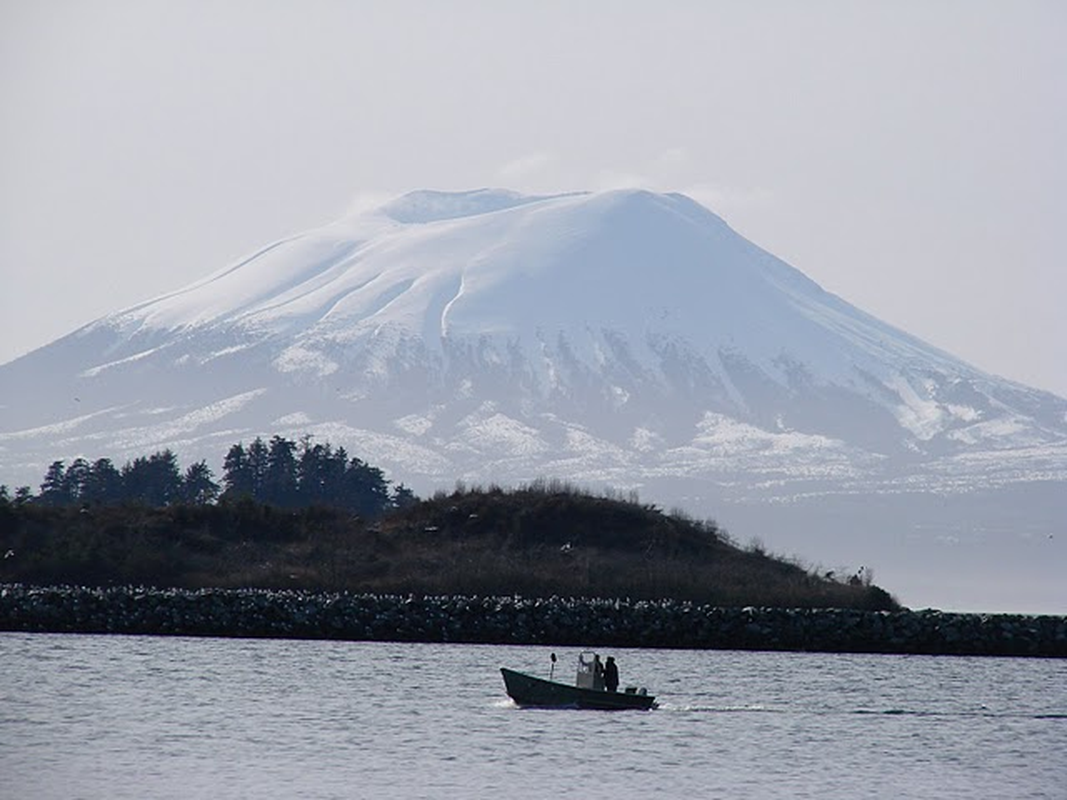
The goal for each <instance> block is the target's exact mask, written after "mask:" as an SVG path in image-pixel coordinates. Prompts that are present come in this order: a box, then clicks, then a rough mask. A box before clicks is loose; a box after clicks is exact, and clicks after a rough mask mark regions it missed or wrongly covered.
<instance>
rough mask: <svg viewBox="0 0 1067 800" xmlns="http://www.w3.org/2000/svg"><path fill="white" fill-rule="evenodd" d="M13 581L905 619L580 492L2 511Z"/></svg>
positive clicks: (698, 524) (863, 596)
mask: <svg viewBox="0 0 1067 800" xmlns="http://www.w3.org/2000/svg"><path fill="white" fill-rule="evenodd" d="M0 552H2V553H3V554H5V557H4V558H3V559H2V560H0V581H3V582H8V583H11V582H23V583H34V584H42V585H43V584H64V583H66V584H82V585H92V586H104V585H114V584H145V585H154V586H173V587H187V588H199V587H259V588H306V589H328V590H348V591H352V592H372V593H381V594H397V593H400V594H408V593H415V594H428V595H429V594H433V595H445V594H455V595H458V594H465V595H513V594H518V595H525V596H531V597H534V596H540V597H549V596H552V595H559V596H573V597H578V596H584V597H629V598H632V599H652V598H674V599H679V600H692V601H696V602H703V603H711V604H715V605H722V606H749V605H751V606H777V607H798V608H818V607H837V608H862V609H892V608H896V607H897V604H896V602H895V601H894V599H893V598H892V597H891V596H890V595H889V594H888V593H886V592H885V591H884V590H882V589H880V588H879V587H877V586H873V585H869V584H867V583H864V582H863V581H853V582H851V583H841V582H838V581H834V580H829V579H827V578H825V577H821V576H819V575H817V574H815V573H814V572H812V571H810V570H806V569H804V568H802V567H801V566H799V565H797V564H795V563H793V562H790V561H786V560H783V559H780V558H776V557H774V556H771V555H768V554H767V553H765V552H763V551H762V549H760V548H747V549H744V548H739V547H737V546H736V545H734V544H733V543H732V542H731V541H730V540H729V537H728V536H726V535H725V533H724V532H722V531H721V530H720V529H718V528H717V526H716V525H715V524H714V523H712V522H707V521H696V520H693V519H690V518H688V517H686V516H685V515H684V514H678V513H675V514H664V513H663V512H662V511H660V510H659V509H657V508H655V507H653V506H649V505H643V504H641V503H639V502H637V501H636V500H624V499H617V498H611V497H605V496H594V495H591V494H588V493H585V492H582V491H578V490H575V489H572V488H569V487H565V486H557V485H539V486H532V487H526V488H523V489H518V490H503V489H499V488H491V489H487V490H480V489H475V490H463V489H457V490H456V491H455V492H453V493H451V494H445V493H439V494H437V495H435V496H434V497H433V498H430V499H427V500H422V501H419V502H417V503H415V504H413V505H412V506H410V507H409V508H406V509H404V510H402V511H395V512H393V513H391V514H389V515H387V516H385V517H383V518H380V519H376V520H364V519H360V518H358V517H355V516H352V515H351V514H349V513H347V512H343V511H338V510H333V509H324V508H309V509H300V510H283V509H278V508H275V507H271V506H265V505H260V504H256V503H252V502H238V503H223V504H219V505H208V506H172V507H168V508H145V507H139V506H109V507H96V508H87V509H83V510H78V509H70V508H67V509H63V508H44V507H41V506H36V505H33V504H26V505H16V504H13V503H5V504H3V505H0Z"/></svg>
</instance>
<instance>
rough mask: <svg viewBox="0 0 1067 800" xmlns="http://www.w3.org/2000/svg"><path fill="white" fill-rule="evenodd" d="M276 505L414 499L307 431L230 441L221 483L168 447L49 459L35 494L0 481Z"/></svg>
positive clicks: (102, 501)
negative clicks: (294, 436)
mask: <svg viewBox="0 0 1067 800" xmlns="http://www.w3.org/2000/svg"><path fill="white" fill-rule="evenodd" d="M245 499H247V500H252V501H255V502H258V503H264V504H269V505H274V506H278V507H282V508H306V507H310V506H327V507H334V508H341V509H344V510H346V511H351V512H353V513H356V514H360V515H362V516H377V515H380V514H382V513H384V512H386V511H389V510H391V509H394V508H404V507H407V506H409V505H411V504H412V503H414V502H416V500H417V498H416V497H415V495H414V493H413V492H412V491H411V490H410V489H408V488H407V487H406V486H404V485H403V484H397V485H396V486H392V485H391V483H390V481H388V480H386V478H385V475H384V473H383V472H382V470H380V469H379V468H378V467H375V466H372V465H370V464H367V463H366V462H364V461H362V460H361V459H359V458H355V457H350V456H349V455H348V453H347V451H346V450H345V449H344V448H343V447H338V448H336V449H335V448H334V447H333V446H332V445H330V444H329V443H325V444H320V443H313V442H312V437H311V436H304V437H303V438H302V439H301V440H300V442H293V441H291V440H289V439H286V438H285V437H283V436H273V437H272V438H271V439H270V441H269V442H265V441H264V440H263V438H262V437H256V438H255V439H254V440H253V441H252V442H251V444H249V445H248V446H247V447H246V446H245V445H244V444H243V443H237V444H235V445H233V446H231V447H230V449H229V451H228V452H227V453H226V457H225V459H224V461H223V476H222V481H221V483H219V482H217V481H216V480H215V475H214V474H213V473H212V470H211V468H210V467H208V465H207V462H205V461H198V462H196V463H195V464H192V465H191V466H189V467H188V468H187V469H185V470H184V471H183V470H182V469H181V467H180V466H179V464H178V457H177V456H176V455H175V454H174V452H173V451H171V450H170V449H165V450H161V451H158V452H156V453H153V454H152V455H149V456H141V457H139V458H135V459H133V460H132V461H127V462H126V463H125V464H124V465H123V466H122V467H116V466H115V464H114V463H113V462H112V460H111V459H109V458H100V459H97V460H96V461H92V462H90V461H87V460H86V459H84V458H76V459H74V460H73V461H72V462H70V464H69V465H68V464H66V463H65V462H64V461H53V462H52V464H51V465H50V466H49V467H48V470H47V472H46V473H45V475H44V478H43V480H42V481H41V484H40V492H39V493H37V494H36V495H35V494H33V492H32V490H31V489H30V487H28V486H23V487H20V488H19V489H18V490H17V491H16V492H15V494H14V497H12V496H11V494H10V492H9V490H8V488H7V486H0V502H15V503H18V504H22V503H33V504H38V505H42V506H49V507H68V506H95V505H121V504H125V503H133V504H142V505H146V506H153V507H163V506H170V505H180V504H184V505H208V504H213V503H231V502H237V501H241V500H245Z"/></svg>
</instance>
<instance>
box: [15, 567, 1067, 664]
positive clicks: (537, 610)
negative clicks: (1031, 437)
mask: <svg viewBox="0 0 1067 800" xmlns="http://www.w3.org/2000/svg"><path fill="white" fill-rule="evenodd" d="M0 630H3V631H36V632H57V633H61V632H78V633H120V634H156V635H159V634H163V635H183V636H234V637H276V638H313V639H347V640H365V641H412V642H414V641H418V642H465V643H472V644H473V643H480V644H544V645H548V644H552V645H569V646H581V647H606V646H614V647H627V646H628V647H673V648H697V649H739V650H808V651H819V652H842V653H844V652H853V653H922V654H931V655H933V654H939V655H947V654H954V655H1004V656H1045V657H1058V658H1063V657H1067V617H1061V616H1024V615H1012V614H955V613H943V612H940V611H929V610H928V611H895V612H890V611H853V610H847V609H782V608H752V607H748V608H717V607H714V606H704V605H697V604H694V603H690V602H687V601H675V600H637V601H631V600H603V599H589V598H561V597H550V598H524V597H465V596H447V597H421V596H395V595H369V594H360V595H354V594H347V593H344V592H340V593H337V592H304V591H292V590H266V589H195V590H192V589H150V588H145V587H112V588H104V589H101V588H87V587H78V586H51V587H33V586H24V585H20V584H11V585H5V586H2V587H0Z"/></svg>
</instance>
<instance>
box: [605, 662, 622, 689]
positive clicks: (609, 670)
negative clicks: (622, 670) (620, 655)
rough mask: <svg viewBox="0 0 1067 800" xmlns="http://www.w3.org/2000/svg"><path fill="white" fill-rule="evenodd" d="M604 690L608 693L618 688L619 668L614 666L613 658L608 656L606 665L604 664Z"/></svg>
mask: <svg viewBox="0 0 1067 800" xmlns="http://www.w3.org/2000/svg"><path fill="white" fill-rule="evenodd" d="M604 688H605V689H607V690H608V691H609V692H614V691H615V690H616V689H618V688H619V668H618V667H617V666H615V657H614V656H608V660H607V663H605V664H604Z"/></svg>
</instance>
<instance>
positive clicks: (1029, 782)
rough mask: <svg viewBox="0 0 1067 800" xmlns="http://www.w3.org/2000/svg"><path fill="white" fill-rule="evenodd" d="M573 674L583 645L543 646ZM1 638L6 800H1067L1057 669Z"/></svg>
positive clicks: (874, 659) (1064, 723)
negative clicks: (509, 688)
mask: <svg viewBox="0 0 1067 800" xmlns="http://www.w3.org/2000/svg"><path fill="white" fill-rule="evenodd" d="M555 651H556V653H557V654H558V656H559V662H558V663H557V664H556V666H555V677H557V678H562V679H564V680H566V681H568V682H569V681H572V680H573V672H574V666H573V665H574V663H575V661H576V660H577V654H578V650H577V649H576V648H556V649H555ZM550 652H552V650H551V649H550V648H547V647H510V646H474V645H432V644H382V643H364V642H327V641H287V640H252V639H194V638H178V637H174V638H167V637H141V636H82V635H73V634H58V635H53V634H10V633H7V634H0V670H2V672H0V674H2V682H0V797H3V798H34V799H37V798H40V799H42V800H43V799H45V798H63V800H71V799H72V798H108V799H109V800H114V799H115V798H138V800H143V799H144V798H183V800H186V799H187V798H287V799H288V798H423V797H425V798H493V799H494V800H511V798H583V799H587V800H592V799H594V798H614V800H619V799H620V798H650V797H664V798H720V797H721V798H731V800H734V799H736V798H808V797H810V798H823V799H825V798H838V797H841V798H924V800H929V799H930V798H957V797H958V798H968V800H971V799H973V798H1012V799H1015V798H1060V799H1061V800H1062V798H1067V661H1064V660H1031V659H1014V658H970V657H967V658H964V657H931V656H879V655H824V654H801V653H750V652H732V651H685V650H631V649H614V650H604V651H603V654H604V655H609V654H610V655H614V656H615V657H616V660H617V661H618V663H619V667H620V672H621V677H622V684H623V685H624V686H625V685H628V684H637V685H641V686H647V687H648V690H649V692H650V693H653V694H655V695H656V696H657V698H658V700H659V703H660V706H659V708H658V709H656V710H654V711H648V712H641V711H621V712H597V711H571V710H556V711H549V710H531V709H520V708H517V707H515V706H514V705H513V704H512V703H511V702H510V701H509V700H508V699H507V696H506V695H505V694H504V686H503V681H502V680H501V677H500V671H499V667H501V666H509V667H512V668H515V669H519V670H523V671H528V672H531V673H533V674H536V675H541V676H544V677H548V676H549V674H550V671H551V670H552V665H551V661H550V657H549V656H550Z"/></svg>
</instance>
